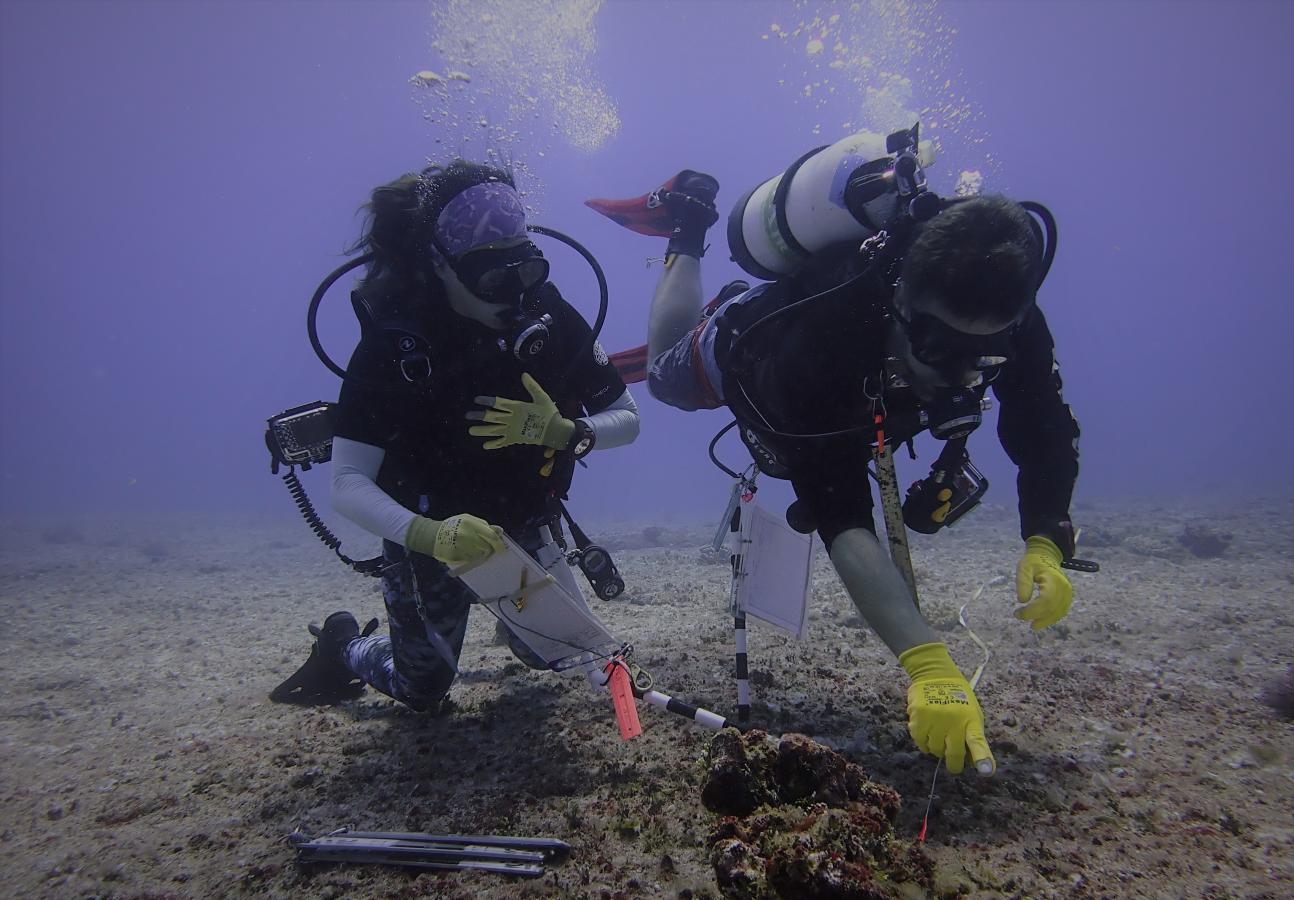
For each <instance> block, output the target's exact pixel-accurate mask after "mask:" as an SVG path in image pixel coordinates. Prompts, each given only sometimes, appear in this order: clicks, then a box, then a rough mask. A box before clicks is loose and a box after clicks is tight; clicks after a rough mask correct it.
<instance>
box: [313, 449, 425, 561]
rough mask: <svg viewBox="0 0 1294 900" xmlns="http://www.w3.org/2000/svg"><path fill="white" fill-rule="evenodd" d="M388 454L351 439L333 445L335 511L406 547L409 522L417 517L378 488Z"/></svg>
mask: <svg viewBox="0 0 1294 900" xmlns="http://www.w3.org/2000/svg"><path fill="white" fill-rule="evenodd" d="M385 458H386V451H385V450H383V449H382V448H381V447H374V446H373V445H372V444H361V443H360V442H359V441H352V440H349V439H348V438H343V437H339V438H333V442H332V495H331V499H332V508H333V509H335V510H336V511H337V512H339V513H341V514H342V515H343V516H345V517H346V518H348V519H350V520H351V521H352V522H354V523H355V524H356V525H358V526H360V527H361V528H363V529H364V530H365V531H370V532H372V533H373V534H376V535H377V536H378V537H384V538H386V539H387V540H389V541H395V542H396V543H397V544H400V545H403V544H404V536H405V533H406V532H407V531H408V530H409V523H410V522H412V521H413V520H414V518H416V517H417V513H414V512H410V511H409V510H407V509H405V508H404V507H403V506H401V505H400V504H399V503H396V502H395V500H393V499H392V498H391V495H390V494H388V493H387V492H386V491H384V490H382V489H381V488H380V487H378V486H377V473H378V471H379V470H380V469H381V468H382V460H383V459H385Z"/></svg>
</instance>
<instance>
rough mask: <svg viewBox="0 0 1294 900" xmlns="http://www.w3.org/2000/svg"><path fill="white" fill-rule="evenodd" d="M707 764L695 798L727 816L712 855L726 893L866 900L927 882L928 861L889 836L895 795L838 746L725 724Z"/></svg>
mask: <svg viewBox="0 0 1294 900" xmlns="http://www.w3.org/2000/svg"><path fill="white" fill-rule="evenodd" d="M706 766H707V772H706V778H705V781H704V784H703V786H702V792H701V801H702V803H704V804H705V807H706V808H707V809H709V810H710V811H711V812H715V813H718V814H719V815H721V816H723V818H722V819H721V820H720V821H719V823H718V825H717V827H716V828H715V831H714V833H713V835H712V837H711V846H710V860H711V863H712V865H713V866H714V870H715V877H716V879H717V881H718V884H719V889H720V891H721V892H722V893H723V895H724V896H725V897H731V898H742V900H773V898H791V897H794V898H828V897H830V898H844V900H870V898H889V897H896V896H900V890H901V887H900V886H902V885H907V886H908V887H917V888H927V889H928V888H929V887H930V886H931V884H932V876H933V870H932V866H931V863H930V860H929V859H928V858H927V857H926V855H925V854H924V852H923V851H922V850H921V848H920V847H918V846H916V845H915V844H913V843H912V842H911V841H904V840H901V839H899V838H897V837H895V835H894V831H893V825H894V820H895V817H896V816H897V815H898V811H899V802H900V798H899V795H898V794H897V793H896V792H895V791H894V790H893V789H892V788H890V787H887V786H885V785H882V784H877V783H875V782H873V781H871V780H869V779H868V778H867V775H866V774H865V773H864V772H863V770H862V769H860V768H859V767H858V766H857V765H855V764H853V763H851V762H849V761H848V760H847V759H845V758H844V757H843V756H841V755H840V754H838V753H836V752H835V751H833V750H831V749H829V748H827V747H824V746H822V745H821V744H817V743H815V742H814V741H812V740H811V739H809V738H808V737H805V736H804V735H799V734H789V735H785V736H784V737H782V738H781V739H780V740H779V741H777V743H776V744H774V743H773V742H772V741H771V740H770V739H769V737H768V736H767V735H766V734H764V732H762V731H750V732H747V733H746V734H740V733H739V732H737V731H736V730H735V729H725V730H724V731H722V732H720V733H719V734H718V735H717V736H716V737H715V738H714V741H713V742H712V743H711V745H710V750H709V754H708V757H707V760H706Z"/></svg>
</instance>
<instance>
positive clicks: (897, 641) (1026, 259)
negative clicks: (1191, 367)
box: [588, 127, 1092, 774]
mask: <svg viewBox="0 0 1294 900" xmlns="http://www.w3.org/2000/svg"><path fill="white" fill-rule="evenodd" d="M929 162H930V150H929V146H928V143H927V142H921V141H919V139H918V133H917V128H915V127H914V128H913V129H910V130H907V131H901V132H897V133H895V134H893V135H889V136H888V137H886V136H881V135H875V134H870V133H866V132H862V133H859V134H856V135H851V136H850V137H847V138H845V139H843V140H841V141H839V142H837V143H836V144H833V145H831V146H829V147H823V148H819V149H818V150H815V151H813V152H811V153H809V154H806V155H805V156H804V157H802V158H801V159H800V160H798V161H797V162H796V163H795V164H794V165H793V166H792V167H791V168H790V169H788V170H787V171H786V172H784V173H783V174H781V175H780V176H778V177H776V178H773V179H770V180H769V181H766V182H764V183H763V184H761V185H759V186H757V187H756V188H755V189H754V190H752V191H751V192H750V193H748V194H747V195H746V196H745V197H743V198H742V199H741V200H740V201H739V202H738V203H737V204H736V207H735V208H734V209H733V211H732V214H731V216H730V217H729V220H728V240H729V246H730V249H731V252H732V258H733V259H734V261H736V262H737V263H738V264H739V265H741V266H742V268H743V269H745V270H746V271H747V272H749V273H750V274H751V275H754V276H755V277H758V278H761V279H764V280H765V281H766V282H767V283H764V284H760V285H758V286H756V287H754V288H749V286H748V285H746V284H745V283H744V282H736V283H734V284H731V285H729V286H728V287H726V288H725V289H724V290H723V291H721V292H720V293H719V295H718V297H717V298H716V300H715V301H713V302H712V303H711V304H709V305H708V306H705V307H703V295H702V292H701V262H700V261H701V258H702V257H703V256H704V255H705V252H706V245H705V240H706V234H707V231H708V229H709V228H710V226H712V225H713V224H714V223H715V222H716V221H717V219H718V218H719V215H718V211H717V209H716V207H715V198H716V196H717V193H718V189H719V184H718V182H717V180H716V179H714V178H713V177H711V176H709V175H705V174H702V173H698V172H694V171H691V170H684V171H683V172H680V173H679V174H678V175H677V176H675V177H674V178H673V179H671V180H670V181H669V182H667V183H666V184H665V185H663V186H662V187H661V188H660V189H658V190H656V191H653V192H652V193H651V194H649V195H644V197H643V198H636V199H634V200H627V201H621V200H590V201H588V205H589V206H591V207H592V208H593V209H595V210H597V211H599V212H602V213H604V214H605V215H608V216H609V217H611V218H612V219H614V220H615V221H617V222H618V223H619V224H621V225H624V226H625V227H628V228H630V229H631V230H634V231H637V232H639V233H642V234H649V235H659V236H662V237H663V236H668V237H669V243H668V246H667V250H666V256H665V268H664V272H663V273H662V275H661V277H660V280H659V282H658V284H657V287H656V290H655V294H654V296H653V299H652V305H651V312H650V319H649V328H648V345H647V348H646V353H645V356H644V357H643V359H644V360H645V367H646V371H645V377H646V380H647V382H648V386H649V389H650V391H651V393H652V395H653V396H654V397H656V398H657V399H659V400H661V401H663V402H665V403H668V404H670V405H671V406H675V407H678V408H679V409H683V410H695V409H715V408H719V407H723V406H726V407H727V408H728V409H729V410H730V411H731V412H732V414H733V415H734V416H735V418H736V420H737V426H738V433H739V435H740V436H741V439H742V441H743V442H744V443H745V444H746V446H747V448H748V449H749V450H750V452H751V455H752V457H753V458H754V460H755V463H756V465H757V466H758V468H759V469H760V470H761V471H762V472H764V473H765V474H768V475H770V476H772V477H777V478H783V479H787V480H789V481H790V482H791V485H792V487H793V489H794V492H795V495H796V500H795V502H794V503H793V504H792V505H791V507H790V509H788V511H787V520H788V522H789V524H790V525H791V526H792V527H793V528H795V529H796V530H798V531H800V532H803V533H809V532H812V531H815V530H816V531H817V533H818V534H819V535H820V537H821V538H822V540H823V542H824V543H825V544H826V547H827V550H828V555H829V557H830V559H831V562H832V564H833V565H834V567H835V569H836V572H837V573H838V574H839V576H840V579H841V581H842V582H843V583H844V586H845V588H846V589H847V591H848V593H849V595H850V597H851V599H852V600H853V602H854V604H855V605H856V606H857V607H858V609H859V611H860V613H861V614H862V616H863V618H864V619H865V620H866V621H867V623H868V625H869V626H871V628H872V629H873V630H874V631H876V633H877V634H878V635H879V636H880V638H881V640H883V641H884V642H885V644H886V646H887V647H889V649H890V650H891V651H892V652H893V653H894V654H895V656H896V657H897V658H898V661H899V662H900V664H901V665H902V666H903V668H904V669H905V670H906V671H907V673H908V675H909V676H910V678H911V686H910V688H909V690H908V728H909V731H910V733H911V735H912V738H913V740H914V741H915V742H916V744H917V746H918V747H919V748H920V749H921V750H922V751H924V752H927V753H930V754H933V755H934V756H937V757H939V758H940V759H942V761H943V762H944V763H946V764H947V766H948V769H949V771H950V772H953V773H959V772H961V771H962V769H963V768H964V765H965V760H966V756H967V754H969V756H970V759H971V761H972V762H973V763H974V765H975V768H976V769H977V770H978V771H979V772H980V773H981V774H991V773H992V772H993V771H994V769H995V766H996V763H995V761H994V758H993V754H992V752H991V750H990V748H989V745H988V742H987V740H986V739H985V736H984V725H983V723H984V717H983V713H982V712H981V709H980V706H979V702H978V700H977V699H976V697H975V693H974V691H973V690H972V686H971V684H970V683H969V682H968V681H967V679H966V678H965V677H964V676H963V674H962V672H961V671H960V670H959V669H958V668H957V666H956V664H955V663H954V662H953V660H952V658H951V656H950V655H949V652H948V648H947V646H946V645H945V644H944V643H942V642H941V641H940V640H939V639H938V637H937V636H936V634H935V632H934V630H933V629H932V628H931V627H930V625H929V624H928V623H927V622H926V621H925V620H924V619H923V618H922V616H921V613H920V611H919V609H918V607H917V605H916V603H915V602H914V600H915V582H914V581H913V582H912V583H911V584H909V582H908V580H907V579H905V575H904V571H903V567H902V566H901V565H898V564H896V562H895V560H894V559H892V558H891V556H890V554H887V552H886V550H885V547H884V546H883V544H882V542H880V541H878V539H877V535H876V526H875V522H874V521H873V513H872V510H873V499H872V493H871V487H870V485H869V483H868V476H869V471H868V468H867V463H868V461H869V460H871V459H873V458H874V457H875V456H876V453H877V448H880V447H884V446H886V445H888V446H891V447H895V446H899V445H901V444H903V443H905V442H908V443H909V450H910V451H911V443H910V441H911V439H912V438H913V437H915V436H916V435H917V434H919V433H920V432H922V431H925V430H929V431H930V432H931V433H932V434H933V435H934V436H935V437H936V438H939V439H942V440H945V441H946V442H947V443H946V444H945V449H944V452H943V453H941V454H940V459H939V461H938V462H937V463H936V464H935V467H934V470H933V471H932V475H931V477H930V478H927V479H925V480H924V481H922V482H918V484H917V485H914V488H913V490H912V491H911V492H909V494H908V497H907V501H906V502H905V503H904V506H903V516H902V518H903V519H905V520H907V523H908V527H912V528H915V529H916V530H920V531H928V532H933V531H936V530H938V528H939V527H941V526H942V525H944V524H949V523H951V522H952V521H953V520H955V518H956V517H957V516H958V515H960V514H961V513H962V512H964V511H965V510H966V509H968V508H969V507H970V506H973V505H974V503H975V502H977V501H978V497H979V495H980V494H982V492H983V488H984V487H986V483H985V482H983V480H982V477H981V476H978V472H976V471H975V470H974V468H973V466H970V464H969V459H968V457H967V456H966V451H965V442H966V438H967V437H968V435H969V434H970V432H971V431H972V430H973V429H974V427H975V426H977V425H978V424H979V422H980V420H981V417H982V408H983V405H982V404H983V402H984V393H985V391H986V389H987V387H988V386H989V385H991V386H992V388H993V392H994V394H995V395H996V397H997V399H998V401H999V402H1000V404H1001V411H1000V419H999V425H998V435H999V438H1000V440H1001V443H1002V445H1003V447H1004V448H1005V450H1006V452H1007V453H1008V455H1009V456H1010V458H1011V459H1012V461H1013V462H1014V463H1015V464H1016V465H1017V466H1018V468H1019V478H1018V491H1019V513H1020V526H1021V531H1020V533H1021V537H1022V538H1023V539H1024V543H1025V547H1024V553H1023V558H1022V560H1021V561H1020V564H1019V567H1018V571H1017V576H1018V577H1017V590H1018V599H1019V601H1020V603H1021V606H1020V607H1019V608H1018V609H1017V611H1016V617H1017V618H1019V619H1022V620H1024V621H1027V622H1029V623H1030V624H1031V625H1032V627H1033V629H1034V630H1039V629H1042V628H1045V627H1047V626H1049V625H1052V624H1054V623H1056V622H1058V621H1060V619H1062V618H1064V616H1065V615H1066V614H1067V613H1068V612H1069V609H1070V605H1071V601H1072V588H1071V585H1070V582H1069V580H1068V579H1067V578H1066V576H1065V574H1064V573H1063V572H1062V571H1061V567H1062V565H1063V564H1069V563H1071V561H1072V558H1073V554H1074V531H1073V527H1072V525H1071V523H1070V517H1069V504H1070V498H1071V494H1072V491H1073V487H1074V483H1075V480H1076V478H1077V474H1078V443H1077V442H1078V435H1079V430H1078V425H1077V422H1076V420H1075V419H1074V417H1073V415H1072V414H1071V412H1070V409H1069V407H1068V406H1067V405H1066V403H1065V401H1064V399H1063V398H1062V396H1061V379H1060V373H1059V369H1058V368H1057V365H1056V362H1055V358H1054V355H1053V342H1052V337H1051V333H1050V331H1049V330H1048V328H1047V323H1046V320H1045V318H1044V317H1043V313H1042V311H1041V310H1040V309H1039V308H1038V306H1037V305H1036V303H1035V292H1036V290H1037V288H1038V287H1039V285H1040V284H1041V281H1042V278H1043V277H1044V276H1045V274H1046V269H1047V267H1048V266H1049V264H1050V261H1051V258H1052V256H1053V255H1054V251H1055V226H1054V221H1053V220H1052V219H1051V216H1050V213H1047V212H1046V210H1045V208H1043V207H1037V205H1036V204H1029V206H1031V207H1037V209H1039V210H1041V212H1040V213H1039V216H1040V217H1041V218H1043V222H1044V224H1045V225H1046V227H1047V233H1046V234H1044V233H1043V228H1041V227H1039V225H1038V223H1037V222H1036V221H1035V219H1034V218H1033V217H1032V216H1031V215H1030V213H1029V212H1028V211H1026V209H1025V208H1024V207H1023V206H1021V205H1019V204H1017V203H1014V202H1011V201H1010V200H1007V199H1005V198H1002V197H973V198H957V199H950V200H942V199H941V198H939V197H937V196H936V195H935V194H933V193H932V192H930V191H928V190H927V189H926V183H925V175H924V169H923V167H924V166H925V165H928V164H929ZM629 355H632V351H630V352H629ZM876 458H878V459H879V457H876ZM878 469H879V464H878ZM889 471H890V472H892V471H893V469H892V464H891V468H890V470H889ZM977 478H978V480H976V479H977ZM878 480H879V476H878ZM882 496H884V492H882ZM895 496H897V495H895ZM887 530H888V531H889V533H890V541H891V543H893V541H894V531H895V530H897V531H899V532H900V533H901V532H902V531H903V526H902V522H901V521H900V523H899V526H898V528H897V529H887ZM903 541H904V544H903V547H904V553H905V556H906V537H904V538H903ZM1079 562H1082V561H1079ZM1087 565H1092V564H1087ZM1070 567H1074V568H1079V567H1080V566H1077V565H1073V566H1070ZM908 576H909V577H910V567H909V572H908Z"/></svg>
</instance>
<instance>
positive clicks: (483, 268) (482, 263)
mask: <svg viewBox="0 0 1294 900" xmlns="http://www.w3.org/2000/svg"><path fill="white" fill-rule="evenodd" d="M527 243H529V242H528V241H527V240H526V239H525V238H523V237H518V238H512V239H509V240H505V241H496V242H494V243H491V244H484V245H482V246H480V247H477V248H475V249H473V250H471V251H469V252H468V253H465V254H463V256H462V258H461V259H459V260H458V261H457V262H458V265H457V268H458V269H461V270H463V271H464V272H467V273H472V274H473V276H474V277H471V280H472V281H474V282H476V288H477V289H476V290H472V289H470V288H469V287H468V286H467V285H465V284H464V283H463V281H462V279H460V278H459V277H458V272H456V271H455V270H454V268H452V267H450V265H449V263H448V262H447V261H445V260H440V261H438V262H436V263H435V265H434V269H435V272H436V277H438V278H439V279H440V280H441V281H442V282H443V283H444V285H445V293H446V295H447V296H448V297H449V305H450V307H451V308H452V309H453V310H454V312H456V313H458V314H459V315H460V316H464V317H465V318H468V319H472V320H473V321H476V322H479V323H481V324H482V325H484V326H485V327H486V328H491V329H494V330H495V331H502V330H503V329H504V328H506V327H507V324H508V321H509V320H510V319H511V318H512V315H513V314H514V313H515V312H516V311H517V301H516V300H513V299H509V300H503V301H500V300H497V299H495V296H494V294H493V292H492V291H490V290H489V288H490V287H491V286H492V281H493V280H492V279H491V278H490V275H491V274H492V273H494V272H497V271H501V269H502V267H501V266H495V265H492V264H491V263H492V262H493V261H494V260H495V258H497V257H501V256H506V255H507V254H506V251H508V250H515V249H516V248H518V247H520V246H522V245H523V244H527ZM540 259H541V261H542V257H540ZM547 273H548V269H547V263H546V262H545V265H544V271H543V276H544V277H543V278H541V279H539V280H540V281H542V280H544V279H546V278H547ZM518 277H520V276H518ZM483 294H484V295H485V296H482V295H483Z"/></svg>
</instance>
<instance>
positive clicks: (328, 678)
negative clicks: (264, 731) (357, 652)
mask: <svg viewBox="0 0 1294 900" xmlns="http://www.w3.org/2000/svg"><path fill="white" fill-rule="evenodd" d="M378 624H379V623H378V620H377V619H370V620H369V622H368V623H367V624H366V625H365V626H364V630H363V631H362V632H361V631H360V629H359V623H357V622H356V621H355V617H354V616H352V615H351V614H350V613H348V612H335V613H333V614H332V615H330V616H329V617H328V618H327V619H325V620H324V624H323V627H322V628H321V627H319V626H318V625H315V624H314V623H311V624H310V625H309V626H308V627H309V630H310V633H311V634H313V635H314V636H315V642H314V644H313V645H312V646H311V647H310V656H309V657H308V658H307V659H306V661H305V662H304V663H302V664H301V668H299V669H297V670H296V671H295V672H293V673H292V674H291V675H289V676H288V677H287V678H286V679H284V680H283V682H282V683H280V684H279V685H278V687H276V688H274V690H272V691H270V700H271V701H273V702H274V703H291V704H294V705H296V706H332V705H334V704H337V703H340V702H342V701H343V700H355V699H357V698H358V697H359V695H360V694H362V693H364V680H363V679H362V678H360V677H359V676H358V675H356V674H355V673H354V672H352V671H351V670H350V669H348V668H347V667H346V665H345V663H343V662H342V661H341V650H342V648H343V647H345V646H346V644H348V643H350V641H352V640H354V639H355V638H357V637H368V636H369V635H370V634H372V633H373V632H374V631H376V630H377V627H378Z"/></svg>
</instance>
